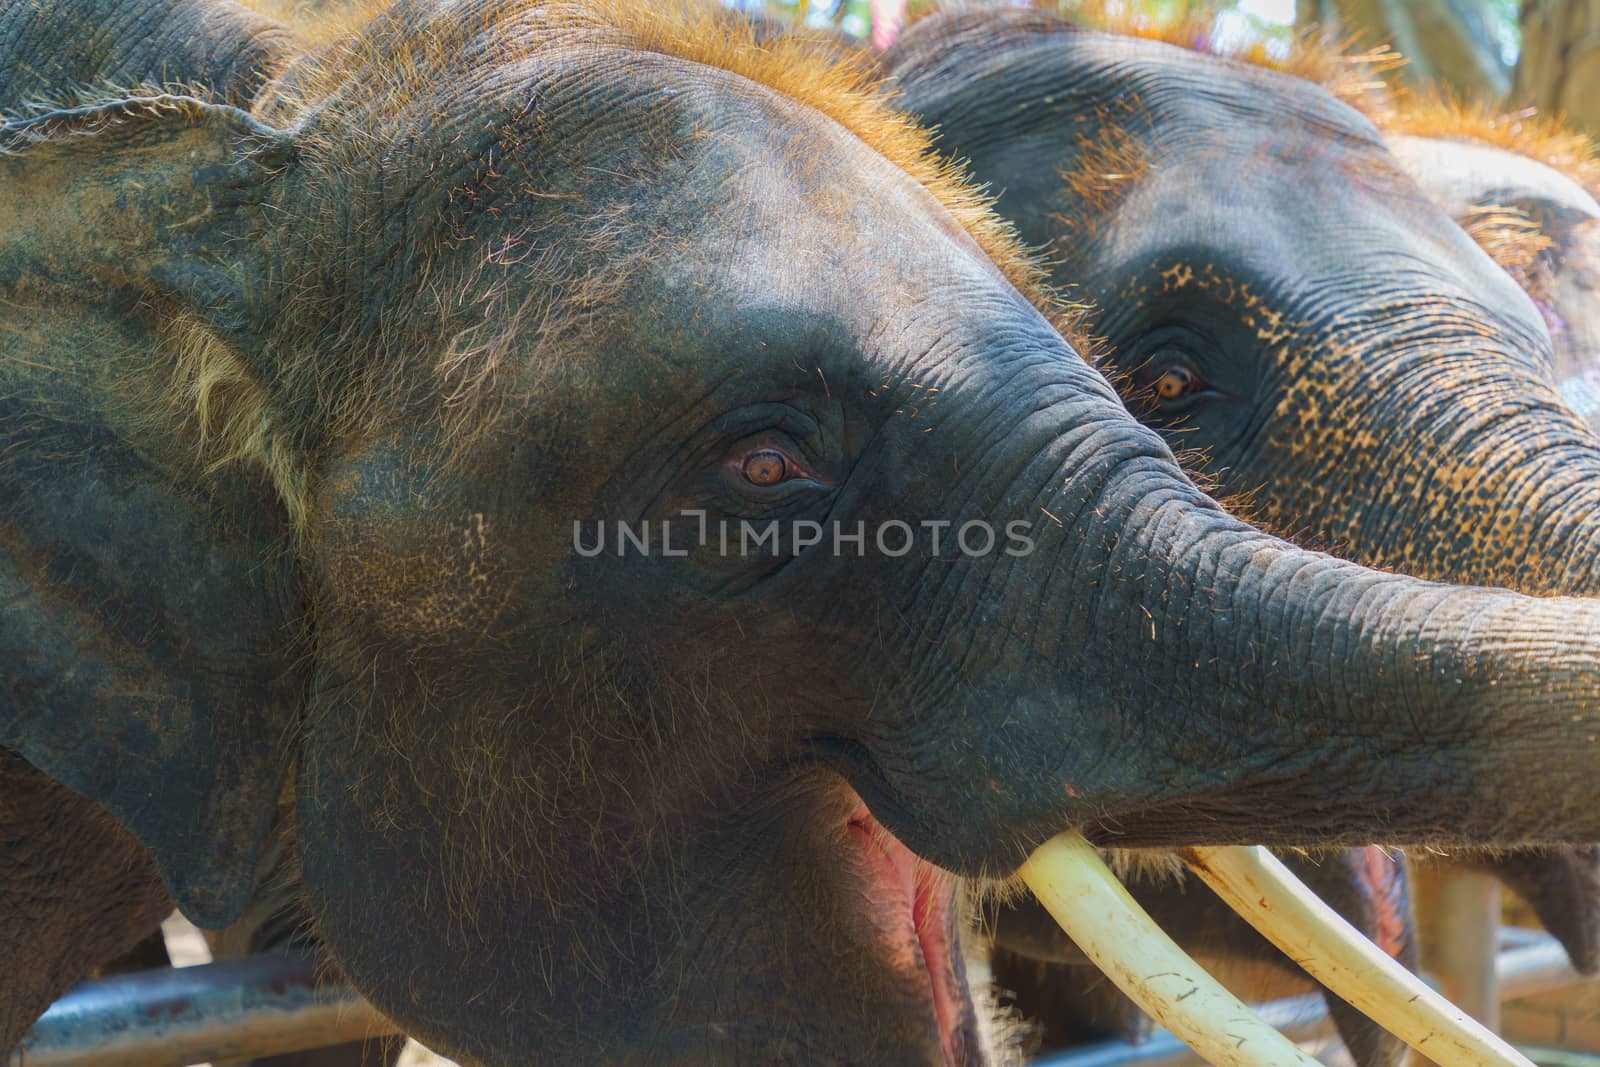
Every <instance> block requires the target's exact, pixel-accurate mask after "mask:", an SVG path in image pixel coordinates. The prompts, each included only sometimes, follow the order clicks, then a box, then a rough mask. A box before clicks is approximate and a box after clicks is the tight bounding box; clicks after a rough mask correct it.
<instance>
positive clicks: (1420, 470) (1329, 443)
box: [885, 10, 1600, 1062]
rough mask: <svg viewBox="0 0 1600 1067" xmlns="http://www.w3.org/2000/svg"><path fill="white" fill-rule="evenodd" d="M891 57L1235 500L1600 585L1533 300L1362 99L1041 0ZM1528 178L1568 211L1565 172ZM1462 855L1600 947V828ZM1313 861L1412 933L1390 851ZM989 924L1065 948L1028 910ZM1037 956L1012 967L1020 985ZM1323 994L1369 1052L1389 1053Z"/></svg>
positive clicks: (1368, 538)
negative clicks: (1121, 31)
mask: <svg viewBox="0 0 1600 1067" xmlns="http://www.w3.org/2000/svg"><path fill="white" fill-rule="evenodd" d="M885 65H886V67H887V69H888V71H889V73H890V75H891V76H892V77H893V78H894V80H895V83H896V85H897V88H898V89H899V91H900V97H899V100H900V103H901V104H902V105H903V106H905V107H907V108H908V109H909V110H911V111H912V112H913V113H915V114H917V115H918V116H919V117H921V118H922V119H923V120H924V121H926V122H927V123H928V124H929V125H930V126H932V127H933V128H936V129H937V130H938V131H939V133H940V136H941V141H940V145H941V148H942V149H943V150H944V151H946V152H948V153H950V154H951V155H953V156H956V157H960V158H963V159H965V160H967V161H968V162H969V165H970V167H971V170H972V173H973V175H974V177H975V178H977V179H978V180H980V181H982V182H984V183H986V184H988V185H989V186H990V187H991V188H992V189H993V190H994V192H995V193H996V195H997V198H998V199H997V210H998V211H999V212H1000V213H1001V214H1003V215H1004V216H1006V217H1007V218H1008V219H1009V220H1011V221H1012V222H1013V223H1015V224H1016V225H1017V227H1018V228H1019V230H1020V232H1021V233H1022V235H1023V237H1024V239H1025V240H1026V241H1028V242H1029V243H1030V244H1035V245H1040V246H1044V247H1046V248H1047V249H1048V252H1049V260H1050V262H1051V264H1052V280H1053V281H1055V282H1056V283H1057V284H1060V285H1062V286H1064V287H1067V288H1068V289H1069V292H1070V293H1071V294H1072V295H1075V296H1079V297H1081V298H1084V299H1086V300H1087V301H1089V302H1090V303H1091V304H1092V305H1093V308H1092V310H1091V312H1090V315H1089V318H1088V328H1089V330H1090V331H1091V332H1093V333H1094V334H1095V335H1097V336H1099V337H1103V338H1104V339H1105V342H1106V344H1105V348H1104V355H1103V357H1102V359H1101V361H1100V362H1101V365H1102V366H1103V367H1104V368H1106V369H1107V370H1109V371H1110V372H1112V373H1113V375H1114V377H1116V378H1117V379H1118V380H1119V381H1120V382H1121V383H1122V384H1123V386H1124V388H1125V392H1126V393H1127V394H1128V396H1129V400H1130V403H1131V404H1132V406H1133V408H1134V410H1135V412H1136V413H1137V414H1138V415H1139V416H1140V418H1141V419H1142V420H1143V421H1144V422H1146V423H1147V424H1148V425H1151V426H1152V427H1154V428H1156V429H1158V430H1160V431H1161V432H1162V434H1163V435H1164V436H1165V437H1166V438H1167V440H1168V441H1169V443H1170V444H1172V445H1173V446H1174V447H1175V448H1176V449H1179V450H1184V451H1187V452H1189V453H1190V454H1191V456H1192V457H1193V461H1194V463H1195V465H1196V466H1197V467H1198V468H1199V469H1201V470H1202V471H1203V472H1204V473H1205V475H1206V476H1207V477H1208V478H1210V479H1211V480H1212V481H1213V483H1214V484H1215V485H1216V486H1217V487H1218V488H1219V489H1220V491H1221V492H1223V493H1225V494H1227V495H1228V497H1229V498H1230V499H1232V500H1235V501H1237V502H1238V503H1239V504H1240V505H1241V506H1242V507H1243V508H1244V510H1245V511H1246V513H1248V514H1250V515H1251V516H1253V517H1254V518H1256V519H1257V520H1258V521H1261V522H1263V523H1264V524H1265V525H1266V526H1268V527H1269V528H1271V529H1274V530H1276V531H1278V532H1281V533H1283V534H1285V535H1286V536H1290V537H1292V538H1293V539H1295V540H1297V541H1299V542H1301V543H1304V544H1306V545H1309V546H1312V547H1320V548H1325V549H1329V550H1332V551H1335V552H1337V553H1338V554H1340V555H1342V556H1346V557H1347V558H1352V559H1355V560H1358V561H1360V562H1363V563H1367V564H1369V565H1374V566H1383V567H1389V568H1394V569H1397V570H1402V571H1405V572H1407V573H1415V574H1420V575H1424V576H1427V577H1431V578H1435V579H1440V580H1449V581H1462V582H1479V583H1484V584H1497V585H1506V586H1511V587H1514V588H1519V589H1522V590H1524V591H1526V592H1530V593H1537V594H1546V595H1548V594H1552V593H1560V594H1566V595H1583V596H1589V595H1594V594H1595V593H1597V592H1600V443H1597V442H1596V440H1595V438H1594V437H1593V435H1592V433H1591V432H1589V430H1588V429H1587V427H1585V426H1584V425H1583V423H1582V421H1581V420H1580V419H1579V418H1577V417H1576V416H1575V414H1574V413H1573V412H1572V411H1571V410H1570V409H1569V408H1568V407H1567V406H1566V405H1565V404H1564V403H1563V401H1562V396H1561V395H1560V393H1559V392H1558V390H1557V388H1556V381H1555V378H1554V375H1553V373H1552V370H1553V358H1552V352H1551V342H1550V338H1549V335H1548V334H1547V332H1546V328H1545V325H1546V316H1545V315H1541V313H1540V311H1539V310H1538V309H1536V307H1535V305H1534V304H1533V303H1531V302H1530V300H1529V298H1528V296H1527V295H1526V294H1525V293H1524V292H1523V291H1522V290H1521V289H1519V288H1518V286H1517V285H1516V284H1514V283H1513V281H1512V279H1511V278H1510V277H1508V276H1507V274H1506V273H1505V272H1504V271H1502V270H1501V269H1499V268H1498V267H1497V266H1496V265H1495V263H1493V262H1492V261H1491V260H1490V258H1489V257H1488V256H1487V255H1485V253H1484V252H1483V251H1482V250H1481V249H1479V248H1478V247H1477V246H1476V245H1475V244H1474V243H1473V241H1472V240H1470V239H1469V237H1468V236H1467V234H1466V233H1464V232H1463V231H1462V229H1461V228H1460V227H1459V226H1457V225H1456V224H1455V223H1454V222H1453V221H1452V219H1451V218H1450V217H1449V216H1448V215H1447V214H1446V213H1445V212H1443V211H1441V210H1439V207H1438V206H1436V204H1435V203H1434V202H1433V201H1432V200H1431V199H1430V197H1429V194H1428V193H1427V192H1425V191H1424V190H1423V189H1422V188H1420V187H1419V186H1418V185H1416V184H1415V183H1414V182H1412V181H1411V180H1409V179H1408V177H1407V172H1408V171H1410V172H1412V173H1417V172H1418V171H1419V170H1420V167H1419V166H1418V165H1417V164H1415V163H1414V162H1412V160H1411V159H1409V158H1406V159H1397V158H1396V157H1395V156H1394V155H1391V153H1390V152H1389V151H1388V146H1389V145H1390V144H1395V143H1397V142H1396V140H1395V139H1393V138H1392V137H1391V139H1390V140H1388V141H1387V142H1386V140H1385V137H1384V136H1383V134H1382V132H1380V130H1379V129H1378V128H1377V127H1375V126H1374V124H1373V122H1371V121H1369V120H1368V118H1366V117H1364V116H1363V115H1362V114H1360V113H1358V112H1357V111H1356V110H1355V109H1353V108H1352V107H1350V106H1347V105H1346V104H1345V103H1343V102H1341V101H1340V100H1338V99H1336V98H1335V97H1334V96H1333V95H1331V94H1330V93H1328V92H1326V91H1324V90H1323V89H1321V88H1319V87H1317V86H1315V85H1313V84H1311V83H1309V82H1306V81H1302V80H1300V79H1298V78H1294V77H1291V76H1289V75H1287V74H1282V73H1278V72H1274V71H1270V70H1266V69H1262V68H1260V67H1257V66H1253V65H1249V64H1245V63H1240V62H1237V61H1229V60H1226V59H1223V58H1219V57H1216V56H1210V55H1203V54H1199V53H1196V52H1193V51H1189V50H1187V49H1182V48H1177V47H1173V46H1171V45H1168V44H1164V43H1160V42H1157V41H1150V40H1142V39H1135V38H1130V37H1122V36H1115V35H1109V34H1104V33H1097V32H1089V31H1086V30H1083V29H1080V28H1078V27H1076V26H1072V25H1069V24H1068V23H1066V22H1065V21H1063V20H1061V19H1059V18H1056V17H1054V16H1051V15H1048V14H1045V13H1042V12H1030V11H1015V10H994V11H967V12H951V13H946V14H943V15H936V16H933V17H930V18H928V19H925V20H923V21H922V22H920V23H917V24H915V25H914V26H913V27H912V28H911V29H910V30H909V31H908V32H907V34H906V35H905V36H904V37H903V38H902V40H901V41H900V42H899V44H898V45H897V46H896V47H895V48H894V49H892V50H891V51H890V53H889V54H888V56H887V57H886V60H885ZM1401 140H1405V139H1403V138H1402V139H1401ZM1413 141H1414V139H1413ZM1435 155H1437V156H1441V157H1442V155H1443V153H1442V151H1441V152H1435ZM1524 169H1526V168H1524ZM1457 178H1458V179H1459V175H1458V176H1457ZM1456 184H1458V185H1459V184H1460V182H1459V180H1458V181H1457V182H1456ZM1522 184H1523V185H1526V184H1528V183H1527V182H1526V181H1524V182H1523V183H1522ZM1566 185H1567V186H1570V185H1571V183H1570V182H1568V183H1566ZM1539 188H1540V194H1541V195H1540V198H1539V203H1540V204H1541V205H1544V206H1545V207H1548V205H1549V203H1550V201H1551V200H1552V199H1560V200H1561V201H1562V203H1563V210H1564V216H1563V217H1568V216H1571V217H1573V218H1576V219H1577V220H1578V221H1582V219H1581V218H1579V217H1578V211H1577V209H1579V208H1582V207H1583V204H1582V203H1581V201H1583V200H1587V197H1586V195H1585V194H1583V193H1582V192H1581V190H1576V189H1571V188H1567V187H1562V186H1560V182H1559V180H1557V179H1551V180H1547V181H1544V182H1541V183H1539ZM1551 190H1554V192H1551ZM1481 192H1482V191H1481V190H1480V193H1481ZM1557 194H1559V196H1558V195H1557ZM1435 195H1438V193H1437V190H1435ZM1523 199H1528V198H1527V197H1523ZM1589 203H1592V201H1589ZM1549 213H1550V212H1548V211H1546V214H1549ZM1382 836H1384V837H1385V838H1386V837H1387V835H1382ZM1478 862H1482V863H1485V864H1487V865H1488V866H1489V867H1490V868H1491V869H1492V870H1494V871H1495V873H1497V874H1498V875H1500V876H1501V877H1502V878H1503V879H1504V880H1506V881H1507V882H1508V884H1511V885H1512V886H1513V887H1514V888H1516V889H1518V890H1519V891H1520V892H1523V893H1524V894H1525V895H1527V896H1529V897H1530V899H1532V900H1533V901H1534V902H1535V903H1536V904H1537V905H1538V907H1539V910H1540V914H1541V917H1542V918H1543V919H1544V920H1545V921H1546V923H1547V925H1549V926H1550V928H1551V929H1552V930H1553V931H1554V932H1555V933H1557V934H1558V935H1559V936H1561V937H1562V939H1563V942H1564V943H1565V944H1566V945H1567V947H1568V949H1569V952H1571V954H1572V957H1573V960H1574V962H1575V963H1576V964H1577V965H1578V966H1579V967H1581V968H1584V969H1586V970H1591V969H1593V968H1594V967H1595V966H1596V964H1597V962H1600V961H1597V958H1596V952H1597V948H1600V945H1597V927H1596V921H1597V919H1600V866H1597V861H1596V858H1595V853H1594V850H1593V849H1590V848H1577V849H1563V850H1555V851H1551V852H1545V853H1531V854H1519V855H1508V856H1502V857H1495V858H1490V859H1487V860H1482V861H1478ZM1301 863H1302V869H1303V870H1304V871H1305V872H1306V873H1307V874H1309V875H1313V876H1315V877H1316V878H1317V879H1319V880H1320V884H1319V885H1318V888H1319V889H1324V890H1327V891H1330V892H1332V893H1335V894H1338V895H1339V896H1340V897H1342V902H1343V904H1344V906H1345V910H1346V911H1347V913H1349V914H1351V915H1352V917H1353V918H1356V919H1358V920H1359V921H1362V925H1364V926H1365V927H1366V928H1367V929H1368V930H1370V931H1372V932H1373V933H1374V934H1375V935H1377V934H1379V933H1383V934H1384V935H1385V938H1386V942H1385V943H1386V945H1387V947H1389V948H1391V949H1392V950H1396V951H1399V952H1402V953H1403V952H1404V951H1406V950H1407V948H1408V944H1409V942H1408V938H1407V937H1406V936H1405V935H1404V919H1403V916H1404V911H1405V905H1404V894H1403V884H1401V883H1399V882H1398V881H1397V879H1398V878H1399V877H1400V875H1399V873H1398V872H1397V871H1396V869H1395V868H1393V867H1392V866H1391V865H1389V864H1388V863H1387V862H1386V861H1384V860H1382V859H1381V857H1380V856H1379V855H1378V854H1373V853H1368V854H1366V855H1365V856H1362V855H1359V854H1352V855H1349V856H1344V857H1338V858H1334V859H1331V860H1329V861H1327V862H1326V863H1325V864H1323V865H1321V866H1318V865H1315V864H1311V863H1310V862H1309V861H1301ZM1374 875H1376V877H1374ZM1197 892H1198V891H1197ZM1146 901H1147V904H1148V905H1149V906H1151V907H1153V908H1156V909H1158V910H1162V911H1165V912H1167V913H1169V914H1172V915H1175V916H1181V915H1183V914H1184V913H1188V917H1189V924H1188V925H1189V926H1190V927H1191V929H1193V930H1194V931H1196V933H1197V934H1198V933H1201V932H1203V934H1204V936H1206V937H1210V938H1213V939H1226V938H1233V937H1235V935H1238V934H1240V933H1242V934H1243V935H1245V936H1244V939H1243V940H1244V944H1243V945H1241V944H1239V943H1237V942H1236V943H1234V944H1230V945H1220V946H1218V950H1219V951H1226V952H1229V953H1234V954H1239V953H1242V954H1244V955H1251V954H1252V953H1251V952H1250V951H1249V949H1248V947H1247V946H1249V945H1253V946H1256V954H1259V951H1260V950H1261V949H1266V950H1267V951H1268V952H1271V950H1270V949H1268V948H1267V946H1265V945H1264V944H1263V943H1261V942H1259V941H1258V940H1255V939H1254V938H1253V937H1250V936H1249V932H1248V931H1247V930H1245V931H1241V930H1240V929H1238V928H1237V927H1230V926H1229V925H1228V924H1226V923H1222V922H1217V921H1215V919H1214V917H1212V916H1210V915H1209V914H1208V913H1207V910H1206V903H1207V899H1206V896H1205V894H1203V893H1201V896H1200V899H1199V900H1198V901H1197V900H1196V898H1195V896H1194V893H1183V892H1182V890H1181V887H1178V886H1175V885H1173V884H1171V883H1168V884H1166V885H1163V886H1157V887H1153V888H1151V889H1149V890H1148V891H1147V894H1146ZM1397 932H1398V933H1399V934H1400V936H1399V937H1398V938H1397V937H1396V936H1395V934H1396V933H1397ZM999 936H1000V940H1001V943H1002V944H1007V945H1010V946H1012V947H1014V948H1016V949H1017V950H1019V951H1021V952H1023V953H1024V954H1025V955H1027V956H1031V957H1043V958H1045V959H1068V958H1070V957H1071V956H1072V949H1071V946H1070V945H1069V944H1066V943H1065V942H1064V941H1063V939H1062V936H1061V934H1060V932H1059V931H1056V930H1055V929H1054V927H1053V924H1051V923H1050V922H1049V921H1048V918H1047V917H1045V916H1044V915H1043V913H1042V912H1039V911H1037V910H1030V909H1025V910H1024V912H1022V913H1012V914H1010V915H1008V916H1007V917H1006V918H1005V919H1003V920H1002V921H1001V925H1000V930H999ZM1385 938H1380V940H1384V939H1385ZM1272 956H1273V957H1274V958H1278V959H1281V957H1278V956H1277V954H1276V953H1275V952H1273V953H1272ZM1035 970H1036V968H1035V967H1034V966H1032V965H1027V964H1023V965H1019V970H1018V973H1016V974H1014V975H1011V976H1007V975H1005V974H1002V979H1006V978H1008V977H1009V980H1010V981H1011V983H1012V984H1013V985H1031V984H1033V983H1034V981H1035V979H1034V978H1033V977H1031V975H1032V974H1033V972H1034V971H1035ZM1078 989H1079V990H1081V985H1080V986H1078ZM1063 995H1065V996H1071V995H1073V990H1068V991H1067V992H1066V993H1060V992H1056V993H1051V992H1048V991H1045V992H1034V991H1032V990H1031V989H1030V990H1025V992H1024V996H1025V999H1024V1003H1025V1004H1027V1003H1028V1001H1027V999H1026V998H1027V997H1028V996H1032V997H1033V998H1034V1001H1035V1003H1034V1004H1033V1005H1032V1006H1033V1007H1034V1008H1035V1010H1038V1011H1048V1010H1049V1002H1050V1001H1051V1000H1053V999H1054V1000H1058V999H1059V998H1060V997H1061V996H1063ZM1334 1007H1335V1011H1336V1014H1337V1015H1338V1017H1339V1021H1340V1023H1341V1029H1342V1030H1343V1032H1344V1034H1345V1037H1346V1039H1347V1041H1348V1042H1349V1043H1350V1044H1351V1045H1352V1048H1353V1049H1354V1051H1356V1053H1357V1055H1358V1058H1359V1059H1361V1060H1362V1061H1364V1062H1385V1061H1388V1060H1392V1059H1394V1058H1396V1057H1398V1056H1399V1055H1400V1053H1401V1052H1403V1049H1402V1048H1401V1047H1400V1046H1399V1045H1398V1044H1397V1043H1392V1042H1387V1043H1386V1042H1385V1041H1384V1039H1383V1035H1382V1034H1381V1032H1377V1031H1374V1030H1372V1029H1371V1028H1370V1026H1367V1025H1366V1021H1365V1020H1364V1019H1363V1018H1362V1017H1361V1016H1359V1015H1357V1014H1354V1013H1352V1012H1350V1010H1349V1009H1348V1008H1344V1007H1343V1006H1341V1005H1334ZM1054 1036H1055V1037H1057V1038H1060V1037H1062V1036H1064V1035H1062V1034H1061V1033H1060V1032H1057V1033H1056V1034H1055V1035H1054Z"/></svg>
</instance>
